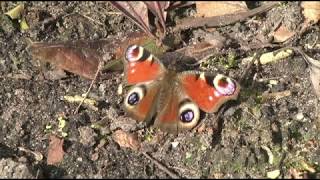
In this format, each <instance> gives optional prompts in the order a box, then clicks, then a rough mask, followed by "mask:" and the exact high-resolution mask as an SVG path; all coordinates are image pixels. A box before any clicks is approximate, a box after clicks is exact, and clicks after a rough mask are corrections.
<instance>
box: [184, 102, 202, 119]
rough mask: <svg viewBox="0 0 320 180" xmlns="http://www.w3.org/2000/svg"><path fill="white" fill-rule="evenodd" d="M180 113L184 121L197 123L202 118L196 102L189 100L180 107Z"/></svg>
mask: <svg viewBox="0 0 320 180" xmlns="http://www.w3.org/2000/svg"><path fill="white" fill-rule="evenodd" d="M179 115H180V121H181V122H182V123H187V124H189V123H191V124H195V123H197V122H198V120H199V118H200V110H199V108H198V106H196V105H195V104H194V103H191V102H188V103H185V104H183V105H182V106H181V107H180V110H179Z"/></svg>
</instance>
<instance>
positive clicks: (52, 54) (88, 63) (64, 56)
mask: <svg viewBox="0 0 320 180" xmlns="http://www.w3.org/2000/svg"><path fill="white" fill-rule="evenodd" d="M31 51H32V56H33V58H34V59H39V60H40V61H42V62H49V63H52V64H53V65H55V66H56V67H57V68H60V69H63V70H66V71H69V72H72V73H75V74H77V75H80V76H82V77H84V78H88V79H93V78H94V76H95V72H96V70H97V68H98V64H99V55H98V52H97V51H96V50H94V49H89V48H87V49H86V48H81V47H77V46H75V45H73V44H68V43H32V44H31Z"/></svg>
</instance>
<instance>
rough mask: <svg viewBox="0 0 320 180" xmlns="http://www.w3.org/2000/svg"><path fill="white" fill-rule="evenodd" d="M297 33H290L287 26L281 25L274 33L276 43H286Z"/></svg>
mask: <svg viewBox="0 0 320 180" xmlns="http://www.w3.org/2000/svg"><path fill="white" fill-rule="evenodd" d="M294 34H295V32H292V31H290V30H289V29H288V28H287V27H286V26H285V25H283V24H282V25H281V26H280V27H279V28H278V29H277V30H276V31H275V32H274V33H273V37H274V42H284V41H286V40H288V39H289V38H291V37H292V36H293V35H294Z"/></svg>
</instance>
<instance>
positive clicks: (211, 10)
mask: <svg viewBox="0 0 320 180" xmlns="http://www.w3.org/2000/svg"><path fill="white" fill-rule="evenodd" d="M196 8H197V14H196V17H213V16H222V15H226V14H233V13H239V12H247V11H248V7H247V5H246V3H245V1H196Z"/></svg>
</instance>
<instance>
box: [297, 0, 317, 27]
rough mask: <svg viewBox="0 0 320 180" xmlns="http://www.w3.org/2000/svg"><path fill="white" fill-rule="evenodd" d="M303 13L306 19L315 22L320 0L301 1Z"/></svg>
mask: <svg viewBox="0 0 320 180" xmlns="http://www.w3.org/2000/svg"><path fill="white" fill-rule="evenodd" d="M301 7H302V8H303V15H304V17H305V18H306V21H309V22H310V21H313V22H314V23H317V22H318V21H319V19H320V1H303V2H301Z"/></svg>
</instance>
